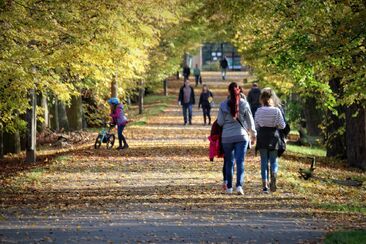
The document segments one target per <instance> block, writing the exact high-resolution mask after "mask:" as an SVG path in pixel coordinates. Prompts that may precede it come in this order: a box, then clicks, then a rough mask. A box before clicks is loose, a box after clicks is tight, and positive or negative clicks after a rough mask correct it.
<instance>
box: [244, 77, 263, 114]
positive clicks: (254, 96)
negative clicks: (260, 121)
mask: <svg viewBox="0 0 366 244" xmlns="http://www.w3.org/2000/svg"><path fill="white" fill-rule="evenodd" d="M260 96H261V89H259V87H258V84H257V83H253V85H252V88H251V89H250V91H249V93H248V98H247V99H248V102H249V104H250V110H251V111H252V114H253V116H254V118H255V112H257V109H258V108H259V107H260V106H261V104H260V102H259V98H260Z"/></svg>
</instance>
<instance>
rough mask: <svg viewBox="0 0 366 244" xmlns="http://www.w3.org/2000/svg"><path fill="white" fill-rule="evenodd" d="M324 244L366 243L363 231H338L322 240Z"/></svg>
mask: <svg viewBox="0 0 366 244" xmlns="http://www.w3.org/2000/svg"><path fill="white" fill-rule="evenodd" d="M324 243H325V244H359V243H366V231H365V230H353V231H338V232H333V233H330V234H328V235H327V236H326V238H325V240H324Z"/></svg>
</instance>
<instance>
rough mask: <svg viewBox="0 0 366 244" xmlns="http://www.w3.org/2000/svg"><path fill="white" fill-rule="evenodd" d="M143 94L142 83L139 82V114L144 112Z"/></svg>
mask: <svg viewBox="0 0 366 244" xmlns="http://www.w3.org/2000/svg"><path fill="white" fill-rule="evenodd" d="M144 94H145V88H144V82H140V87H139V114H142V113H143V112H144Z"/></svg>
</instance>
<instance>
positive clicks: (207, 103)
mask: <svg viewBox="0 0 366 244" xmlns="http://www.w3.org/2000/svg"><path fill="white" fill-rule="evenodd" d="M212 102H213V95H212V92H211V91H210V90H209V89H208V87H207V85H203V86H202V92H201V95H200V101H199V103H198V109H199V108H201V107H202V112H203V121H204V124H205V125H206V124H207V118H208V124H209V125H211V104H212Z"/></svg>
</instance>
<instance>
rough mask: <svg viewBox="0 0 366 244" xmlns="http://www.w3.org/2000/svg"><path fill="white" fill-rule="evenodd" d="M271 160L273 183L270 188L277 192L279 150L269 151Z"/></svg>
mask: <svg viewBox="0 0 366 244" xmlns="http://www.w3.org/2000/svg"><path fill="white" fill-rule="evenodd" d="M268 154H269V162H270V165H271V183H270V185H269V186H270V189H271V191H273V192H275V191H276V190H277V171H278V157H277V150H272V151H269V153H268Z"/></svg>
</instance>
